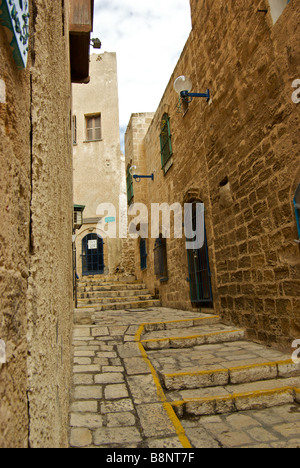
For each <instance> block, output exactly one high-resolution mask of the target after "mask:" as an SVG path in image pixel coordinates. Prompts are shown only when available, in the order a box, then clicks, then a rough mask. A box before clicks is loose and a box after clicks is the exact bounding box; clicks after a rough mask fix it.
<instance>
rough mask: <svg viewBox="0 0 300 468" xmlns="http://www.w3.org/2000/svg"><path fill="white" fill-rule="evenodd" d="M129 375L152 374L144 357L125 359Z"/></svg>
mask: <svg viewBox="0 0 300 468" xmlns="http://www.w3.org/2000/svg"><path fill="white" fill-rule="evenodd" d="M124 363H125V367H126V371H127V374H128V375H139V374H151V370H150V368H149V366H148V364H147V363H146V362H145V360H144V359H143V358H142V357H132V358H125V359H124Z"/></svg>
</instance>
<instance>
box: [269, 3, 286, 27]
mask: <svg viewBox="0 0 300 468" xmlns="http://www.w3.org/2000/svg"><path fill="white" fill-rule="evenodd" d="M290 1H291V0H269V3H270V11H271V16H272V20H273V23H274V24H275V23H276V21H277V20H278V18H279V16H280V15H281V13H282V12H283V10H284V9H285V7H286V6H287V5H288V3H290Z"/></svg>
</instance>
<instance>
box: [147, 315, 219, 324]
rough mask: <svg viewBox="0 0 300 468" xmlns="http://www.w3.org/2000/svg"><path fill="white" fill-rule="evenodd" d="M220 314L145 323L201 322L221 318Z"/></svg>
mask: <svg viewBox="0 0 300 468" xmlns="http://www.w3.org/2000/svg"><path fill="white" fill-rule="evenodd" d="M219 318H220V316H219V315H208V316H207V317H200V318H190V319H185V320H171V321H169V322H149V323H145V324H144V326H146V325H169V324H170V323H184V322H201V321H203V320H210V319H219Z"/></svg>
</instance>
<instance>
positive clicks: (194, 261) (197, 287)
mask: <svg viewBox="0 0 300 468" xmlns="http://www.w3.org/2000/svg"><path fill="white" fill-rule="evenodd" d="M196 205H197V202H193V230H194V231H195V230H196ZM187 256H188V267H189V282H190V295H191V302H192V304H193V305H195V306H197V305H198V306H203V307H209V308H212V307H213V295H212V285H211V271H210V267H209V257H208V245H207V235H206V228H205V226H204V244H203V247H202V248H201V249H197V250H196V249H193V250H187Z"/></svg>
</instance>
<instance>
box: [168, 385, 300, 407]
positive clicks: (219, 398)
mask: <svg viewBox="0 0 300 468" xmlns="http://www.w3.org/2000/svg"><path fill="white" fill-rule="evenodd" d="M288 392H295V393H300V389H298V388H296V387H289V386H287V387H281V388H274V389H269V390H254V391H252V392H245V393H233V394H231V395H226V396H218V395H216V396H214V397H203V398H186V399H185V400H182V401H173V402H172V403H171V405H172V406H173V407H180V406H184V405H185V404H187V403H210V402H214V401H229V400H237V399H242V398H250V399H251V398H256V397H258V396H272V395H276V394H278V395H280V394H282V393H288Z"/></svg>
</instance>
